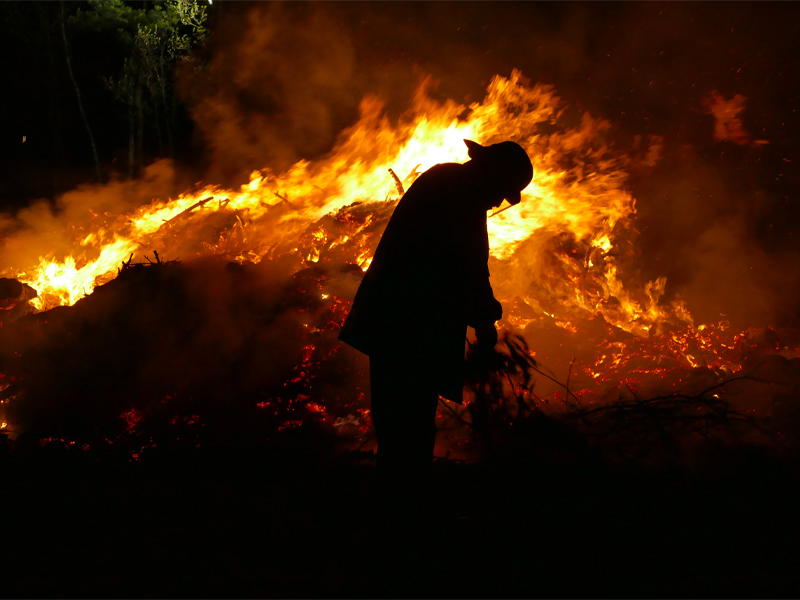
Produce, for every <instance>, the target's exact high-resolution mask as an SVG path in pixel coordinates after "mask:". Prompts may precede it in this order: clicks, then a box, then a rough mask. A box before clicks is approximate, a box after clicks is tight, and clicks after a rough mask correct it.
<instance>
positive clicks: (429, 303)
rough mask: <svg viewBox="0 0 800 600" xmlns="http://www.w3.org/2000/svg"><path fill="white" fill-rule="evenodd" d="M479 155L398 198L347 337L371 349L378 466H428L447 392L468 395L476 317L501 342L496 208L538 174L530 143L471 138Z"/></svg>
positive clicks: (485, 334)
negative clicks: (469, 339)
mask: <svg viewBox="0 0 800 600" xmlns="http://www.w3.org/2000/svg"><path fill="white" fill-rule="evenodd" d="M464 142H465V143H466V145H467V147H468V149H469V156H470V158H471V159H472V160H470V161H469V162H467V163H465V164H456V163H445V164H439V165H435V166H434V167H432V168H431V169H429V170H428V171H426V172H425V173H423V174H422V175H420V176H419V178H418V179H417V180H416V181H415V182H414V184H413V185H412V186H411V187H410V188H409V189H408V191H407V192H406V193H405V195H404V196H403V197H402V199H401V200H400V202H399V203H398V205H397V208H396V209H395V211H394V214H393V215H392V218H391V220H390V221H389V224H388V226H387V227H386V231H385V232H384V234H383V237H382V239H381V241H380V243H379V244H378V248H377V249H376V251H375V256H374V258H373V260H372V263H371V265H370V267H369V269H368V270H367V272H366V274H365V275H364V279H363V281H362V282H361V286H360V287H359V289H358V293H357V294H356V297H355V300H354V302H353V307H352V309H351V311H350V314H349V315H348V317H347V320H346V321H345V324H344V326H343V327H342V330H341V332H340V334H339V339H341V340H342V341H343V342H346V343H347V344H349V345H351V346H353V347H354V348H356V349H357V350H360V351H361V352H364V353H365V354H367V355H369V358H370V384H371V392H372V419H373V423H374V425H375V432H376V435H377V438H378V472H379V474H381V475H382V476H389V478H395V477H399V478H404V476H412V477H414V478H416V477H417V476H420V475H424V474H425V473H426V471H428V470H429V469H430V465H431V463H432V460H433V446H434V437H435V434H436V424H435V417H436V407H437V404H438V396H440V395H441V396H442V397H444V398H447V399H448V400H452V401H454V402H458V403H461V398H462V393H463V387H464V374H463V366H464V345H465V340H466V333H467V326H468V325H470V326H472V327H474V328H475V332H476V334H477V338H478V344H479V345H482V346H484V347H486V348H492V347H494V345H495V344H496V343H497V330H496V329H495V325H494V324H495V322H496V321H497V320H498V319H500V317H501V316H502V313H503V309H502V306H501V305H500V303H499V302H498V301H497V300H496V299H495V297H494V294H493V292H492V287H491V285H490V284H489V267H488V261H489V236H488V232H487V229H486V218H487V211H489V210H490V209H492V208H493V207H498V206H500V204H501V203H502V202H503V199H506V200H508V202H510V203H511V204H512V205H513V204H517V203H519V201H520V191H521V190H523V189H524V188H525V187H526V186H527V185H528V184H529V183H530V181H531V179H532V177H533V167H532V166H531V162H530V159H529V158H528V155H527V154H526V153H525V151H524V150H523V149H522V147H521V146H519V145H518V144H515V143H514V142H502V143H500V144H494V145H492V146H481V145H480V144H477V143H476V142H472V141H470V140H464Z"/></svg>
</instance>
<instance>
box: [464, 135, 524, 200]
mask: <svg viewBox="0 0 800 600" xmlns="http://www.w3.org/2000/svg"><path fill="white" fill-rule="evenodd" d="M464 143H465V144H466V145H467V153H468V154H469V157H470V158H471V159H472V160H474V161H476V162H479V163H485V164H487V165H491V166H492V167H493V168H494V169H495V170H497V171H499V172H501V173H502V177H503V179H505V180H506V182H507V183H508V187H507V189H506V191H505V192H504V194H505V195H504V196H503V197H504V198H505V199H506V200H508V202H509V204H512V205H514V204H519V202H520V200H521V199H522V197H521V195H520V192H522V190H524V189H525V188H526V187H528V184H529V183H530V182H531V180H532V179H533V165H532V164H531V159H530V158H528V153H527V152H525V150H524V149H523V148H522V146H520V145H519V144H517V143H515V142H500V143H499V144H492V145H491V146H481V145H480V144H479V143H478V142H473V141H472V140H464Z"/></svg>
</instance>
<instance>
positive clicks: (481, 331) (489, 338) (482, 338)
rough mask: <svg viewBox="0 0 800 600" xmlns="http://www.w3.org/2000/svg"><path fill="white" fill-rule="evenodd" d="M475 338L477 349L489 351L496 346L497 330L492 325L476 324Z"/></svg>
mask: <svg viewBox="0 0 800 600" xmlns="http://www.w3.org/2000/svg"><path fill="white" fill-rule="evenodd" d="M475 336H476V337H477V338H478V347H479V348H482V349H484V350H491V349H492V348H494V347H495V346H496V345H497V329H496V328H495V326H494V323H491V322H486V323H477V324H476V325H475Z"/></svg>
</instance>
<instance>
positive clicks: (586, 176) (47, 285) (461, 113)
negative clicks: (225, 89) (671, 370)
mask: <svg viewBox="0 0 800 600" xmlns="http://www.w3.org/2000/svg"><path fill="white" fill-rule="evenodd" d="M429 86H430V79H426V80H425V81H423V82H422V84H421V85H420V87H419V89H418V90H417V93H416V94H415V98H414V102H413V106H412V107H411V109H410V110H409V111H408V112H407V113H405V114H404V115H403V116H402V117H401V118H400V120H399V122H398V123H397V124H396V125H393V124H391V123H390V122H389V120H388V119H387V117H386V116H385V115H384V113H383V106H384V105H383V102H382V101H381V100H380V99H379V98H377V97H371V96H370V97H366V98H364V100H363V101H362V103H361V106H360V118H359V120H358V122H357V123H356V124H355V125H354V126H352V127H351V128H349V129H348V130H346V131H345V132H343V134H342V136H341V138H340V140H339V142H338V143H337V145H336V146H335V148H334V149H333V150H332V151H331V152H330V153H329V154H328V155H327V156H326V157H325V158H323V159H322V160H319V161H317V162H313V163H312V162H309V161H305V160H303V161H300V162H298V163H296V164H295V165H294V166H292V167H291V168H290V169H289V170H288V171H286V172H284V173H280V174H275V173H273V172H272V171H271V170H269V169H264V170H263V171H260V172H259V171H256V172H254V173H253V174H252V175H251V180H250V183H248V184H247V185H244V186H242V187H241V189H240V190H238V191H235V190H226V189H222V188H219V187H217V186H214V185H209V186H206V187H204V188H203V189H202V190H200V191H199V192H197V193H191V194H190V193H187V194H183V195H181V196H180V197H178V198H177V199H174V200H172V199H170V200H166V201H163V200H157V201H154V202H152V203H151V204H148V205H146V206H141V207H139V208H138V209H137V210H135V211H134V212H133V213H132V214H119V215H116V216H115V217H114V222H113V224H112V225H111V226H106V227H104V228H98V229H97V230H95V231H92V232H91V233H90V234H89V235H88V236H85V237H84V238H83V239H81V240H76V242H75V250H74V251H73V253H72V254H71V255H69V256H66V257H65V258H63V259H61V260H57V259H55V258H53V257H41V258H40V260H39V264H38V265H18V266H16V268H13V269H9V270H8V272H9V273H13V275H15V276H16V277H17V278H18V279H20V280H21V281H23V282H25V283H28V284H29V285H31V286H32V287H34V288H35V289H36V290H37V291H38V292H39V296H38V298H36V299H35V301H34V306H35V307H36V308H37V309H40V310H43V309H47V308H51V307H54V306H58V305H71V304H73V303H75V302H76V301H77V300H78V299H80V298H81V297H82V296H83V295H85V294H88V293H90V292H91V291H92V289H93V288H94V287H95V286H96V285H98V284H100V283H103V282H104V281H107V280H108V279H110V278H112V277H113V276H114V275H115V273H116V269H117V268H118V266H119V265H120V263H122V262H123V261H124V260H126V259H127V258H128V256H129V255H130V254H131V253H137V252H142V251H149V250H152V249H154V248H155V249H157V250H159V251H160V252H161V254H162V255H166V256H169V255H170V253H171V252H174V253H176V254H177V253H183V254H182V255H183V256H184V257H185V256H186V254H185V253H186V252H188V253H190V255H194V256H199V255H203V254H223V255H225V256H227V257H228V258H229V259H231V260H239V261H242V260H251V261H253V262H258V261H260V260H261V259H262V258H263V257H264V255H265V254H266V253H267V251H268V250H269V248H271V247H275V246H276V245H277V244H281V243H287V242H291V240H293V239H297V236H298V235H299V233H300V232H302V231H304V230H305V229H307V228H308V226H309V225H310V224H311V223H313V222H315V221H316V220H317V219H319V218H320V217H322V216H324V215H326V214H329V213H331V212H333V211H337V210H338V209H340V208H342V207H344V206H347V205H350V204H352V203H354V202H358V201H389V200H395V199H396V198H397V196H398V191H399V189H398V188H399V187H400V186H405V187H406V189H407V187H408V185H410V184H411V183H413V181H414V179H415V178H416V177H417V175H418V174H419V173H421V172H424V171H425V170H426V169H428V168H430V167H431V166H433V165H435V164H437V163H441V162H464V161H466V160H468V157H467V149H466V147H465V146H464V143H463V141H462V140H463V139H464V138H470V139H474V140H477V141H479V142H481V143H484V144H491V143H494V142H497V141H501V140H514V141H516V142H518V143H520V144H521V145H522V146H523V147H524V148H525V149H526V150H527V151H528V153H529V155H530V157H531V160H532V162H533V166H534V177H533V181H532V182H531V184H530V185H529V186H528V187H527V188H526V189H525V190H524V191H523V202H522V203H521V205H520V206H518V207H516V208H514V209H512V210H507V211H504V212H503V213H502V214H498V215H496V216H494V217H493V218H491V219H490V220H489V233H490V245H491V249H492V250H491V251H492V255H493V256H494V257H495V259H497V260H498V261H500V263H501V264H505V265H507V266H508V268H507V269H505V270H504V269H502V268H501V269H499V272H500V276H501V277H502V278H503V280H502V281H500V282H499V284H497V285H496V288H497V289H499V290H500V291H501V292H500V293H501V295H504V296H505V297H507V298H512V297H515V296H519V297H521V298H523V299H525V300H526V301H527V302H528V303H529V304H530V305H531V306H532V307H534V308H535V309H538V311H539V312H540V313H542V314H555V313H554V312H553V311H550V312H548V309H547V308H546V307H545V306H543V304H542V303H543V299H542V298H541V297H536V296H535V295H534V296H532V295H531V294H530V292H529V291H528V290H529V287H530V285H529V284H530V280H529V279H524V277H529V278H530V277H537V276H541V278H542V280H543V281H544V282H545V283H546V285H548V286H555V287H554V288H553V289H555V288H558V289H559V294H558V298H559V301H560V302H559V307H558V309H557V312H558V313H559V314H558V315H556V316H558V317H559V318H560V319H561V320H562V321H568V320H569V319H570V318H571V317H574V316H575V315H578V314H581V315H586V316H591V315H602V316H603V317H604V318H605V319H606V321H608V322H609V323H611V324H613V325H615V326H618V327H620V328H622V329H624V330H626V331H629V332H632V333H635V334H637V335H640V336H645V335H647V333H648V332H649V331H650V329H651V328H652V327H653V325H654V324H656V323H658V322H661V321H664V320H666V319H670V318H672V319H677V320H679V321H684V322H689V321H690V317H689V314H688V312H687V311H686V310H685V308H684V307H683V306H682V305H681V304H680V303H679V302H675V303H673V304H672V305H670V306H663V305H662V304H660V303H659V299H660V297H661V296H662V295H663V293H664V286H665V280H664V279H659V280H657V281H654V282H649V283H646V284H645V285H643V286H641V287H640V288H636V289H633V290H630V289H628V288H626V286H625V285H623V283H622V281H621V278H620V273H619V269H620V263H619V260H618V258H617V257H616V256H615V248H616V247H617V240H618V239H619V237H620V236H626V235H628V230H629V227H630V223H631V218H632V217H633V216H634V214H635V201H634V199H633V198H632V197H631V196H630V194H629V193H628V192H627V191H625V183H626V179H627V171H626V168H627V167H628V166H630V165H631V164H632V160H633V159H631V158H628V157H626V156H624V155H620V154H615V153H613V152H612V151H611V150H610V148H609V146H608V145H607V144H606V143H605V142H604V135H605V133H606V132H607V131H608V130H609V128H610V124H609V123H608V122H606V121H603V120H599V119H594V118H592V117H591V116H590V115H588V114H584V115H583V118H582V120H581V121H580V123H579V124H577V125H575V126H572V127H568V126H565V125H563V123H562V115H563V114H564V111H565V107H564V106H563V105H562V103H561V101H560V98H559V97H558V96H556V95H555V90H554V88H552V87H551V86H548V85H542V84H536V85H533V86H530V85H528V84H527V83H526V82H525V81H524V80H523V77H522V75H521V73H519V72H518V71H514V72H513V73H512V74H511V76H510V77H509V78H504V77H500V76H496V77H495V78H494V79H493V80H492V82H491V83H490V85H489V87H488V91H487V95H486V97H485V99H484V100H483V101H482V102H480V103H474V104H472V105H470V106H469V107H465V106H462V105H460V104H457V103H455V102H453V101H447V102H444V103H437V102H435V101H433V100H431V99H430V98H429V96H428V94H427V90H428V88H429ZM553 128H555V131H556V132H555V133H546V132H545V130H552V129H553ZM390 169H391V170H392V174H391V176H390V175H389V170H390ZM395 174H396V176H395ZM398 184H400V185H398ZM214 215H217V216H219V217H220V218H222V217H226V218H229V222H228V226H227V227H225V228H224V231H223V234H222V235H221V236H220V239H219V240H210V241H205V242H203V243H202V244H201V245H200V246H197V244H196V243H190V241H189V240H188V238H190V237H191V236H182V235H181V232H182V231H183V230H184V229H185V228H186V227H187V226H188V225H187V224H189V225H190V224H191V223H194V222H197V223H199V222H201V221H203V220H204V219H209V218H211V217H213V216H214ZM357 233H358V232H355V233H354V234H353V235H355V234H357ZM558 236H562V237H564V236H566V238H568V239H569V240H572V241H573V242H574V245H575V247H576V250H575V251H573V252H564V251H555V250H553V248H552V244H550V245H548V243H545V242H546V241H547V240H553V239H555V238H557V237H558ZM343 241H346V240H337V239H334V240H329V239H327V238H326V237H325V236H324V232H323V234H321V235H320V237H319V239H316V240H315V242H316V243H317V244H318V247H317V249H315V250H313V251H312V252H311V253H309V254H308V255H307V256H304V257H303V258H304V259H305V260H306V261H308V262H315V261H316V260H318V258H319V247H323V246H324V247H329V248H330V247H333V245H336V244H339V243H343ZM353 259H354V260H355V261H356V262H357V263H358V264H359V266H361V267H362V269H366V268H367V267H368V266H369V263H370V261H371V255H370V252H368V251H363V252H361V253H360V254H359V255H358V256H354V257H353ZM548 265H550V266H552V265H556V266H557V272H558V278H554V277H553V276H552V275H551V276H547V275H546V272H547V269H548ZM511 267H514V269H516V271H515V272H514V273H515V274H514V275H509V274H508V273H510V272H511ZM503 273H505V275H503ZM556 279H559V280H560V281H556ZM493 283H494V281H493ZM553 310H555V309H553Z"/></svg>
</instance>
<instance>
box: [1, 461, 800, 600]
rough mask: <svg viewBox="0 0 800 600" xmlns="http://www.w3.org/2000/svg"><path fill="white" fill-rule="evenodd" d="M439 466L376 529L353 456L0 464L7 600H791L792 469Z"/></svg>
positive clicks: (367, 468) (378, 517)
mask: <svg viewBox="0 0 800 600" xmlns="http://www.w3.org/2000/svg"><path fill="white" fill-rule="evenodd" d="M556 463H557V461H556V462H553V461H548V462H544V463H543V462H538V463H537V462H536V461H527V462H526V463H519V464H512V463H510V462H508V461H506V462H504V463H503V464H501V465H497V466H477V465H463V464H454V463H445V462H440V463H438V464H437V465H436V469H435V477H434V481H433V484H432V485H431V486H430V488H429V489H427V490H424V491H423V492H421V493H419V494H417V495H416V497H415V498H412V499H411V500H410V501H408V502H406V503H404V505H405V509H404V511H403V512H402V513H398V514H397V517H396V520H395V521H394V522H392V519H389V520H387V519H386V518H385V516H384V515H382V513H381V511H380V508H379V507H378V506H377V505H376V499H377V498H379V496H377V495H376V490H375V486H374V485H373V483H374V482H373V475H374V469H373V467H372V466H371V465H370V464H369V463H368V461H362V462H359V461H355V460H352V459H343V458H340V459H338V460H337V461H334V462H328V463H325V464H321V463H320V462H319V461H309V460H304V459H297V458H295V457H292V458H287V457H285V456H284V457H280V456H271V457H268V456H265V455H260V454H259V452H257V451H248V452H244V451H242V450H236V451H233V450H231V451H223V450H221V449H217V450H215V451H214V452H213V453H211V452H205V453H202V454H201V453H199V451H198V452H197V453H193V454H182V455H175V456H161V457H159V458H158V460H151V461H149V462H148V463H124V462H120V463H119V464H116V465H114V464H104V465H100V464H98V463H89V462H88V461H85V462H81V461H76V460H74V459H72V458H69V453H68V452H66V451H64V450H63V449H62V450H57V449H52V451H51V449H50V448H45V449H43V450H42V452H39V453H33V454H30V455H28V456H25V457H20V456H14V455H11V456H10V457H9V456H8V455H6V457H5V459H4V465H3V470H4V471H5V472H4V473H3V476H2V488H3V492H2V494H3V499H4V504H5V507H4V508H3V510H2V515H1V516H0V518H2V522H3V527H2V529H3V549H4V556H3V557H2V564H3V567H4V568H3V571H4V575H3V589H4V590H5V592H4V596H14V597H188V596H191V597H226V598H230V597H371V598H372V597H391V596H403V597H462V598H463V597H492V598H494V597H576V596H577V597H610V596H613V597H687V596H690V597H723V596H724V597H797V596H798V594H800V585H798V584H800V545H799V544H798V533H800V527H798V524H799V523H798V516H797V514H798V509H797V506H798V492H800V484H799V482H798V478H797V474H798V468H797V464H796V462H795V461H794V460H788V459H778V458H775V457H772V458H768V457H766V456H764V455H763V453H761V452H756V451H753V450H752V449H740V450H737V449H730V448H728V449H725V450H724V451H720V452H718V453H715V452H713V451H709V452H707V453H706V455H705V458H699V459H698V460H697V461H696V464H695V465H694V466H693V467H692V468H681V469H676V468H672V469H670V468H666V467H661V468H657V469H651V470H649V471H648V470H647V469H643V468H642V469H635V470H632V469H623V468H621V467H618V466H615V467H612V466H609V465H608V464H607V463H598V462H596V461H571V462H569V463H568V464H561V465H557V464H556Z"/></svg>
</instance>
